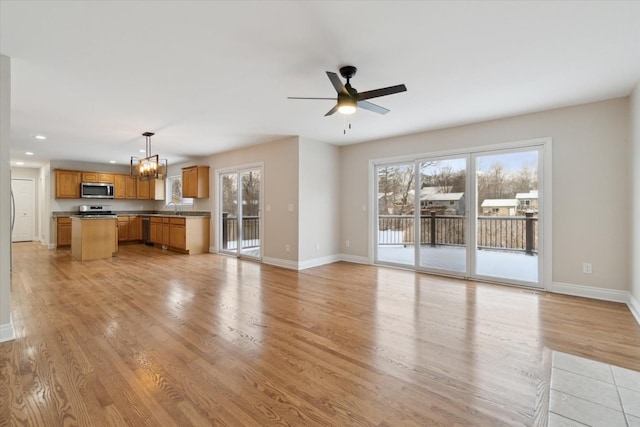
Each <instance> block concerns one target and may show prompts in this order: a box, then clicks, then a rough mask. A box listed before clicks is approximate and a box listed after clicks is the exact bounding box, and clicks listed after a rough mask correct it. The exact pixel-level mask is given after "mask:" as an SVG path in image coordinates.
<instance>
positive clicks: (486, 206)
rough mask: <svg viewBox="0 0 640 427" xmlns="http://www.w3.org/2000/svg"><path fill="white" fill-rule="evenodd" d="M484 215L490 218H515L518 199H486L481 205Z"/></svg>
mask: <svg viewBox="0 0 640 427" xmlns="http://www.w3.org/2000/svg"><path fill="white" fill-rule="evenodd" d="M480 207H481V208H482V215H488V216H515V214H516V212H517V209H518V200H516V199H486V200H485V201H484V202H482V205H480Z"/></svg>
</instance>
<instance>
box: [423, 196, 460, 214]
mask: <svg viewBox="0 0 640 427" xmlns="http://www.w3.org/2000/svg"><path fill="white" fill-rule="evenodd" d="M420 208H421V212H422V213H429V212H431V211H436V212H437V213H438V214H442V213H444V214H447V215H463V214H464V210H465V197H464V193H436V194H429V195H426V196H425V197H422V195H421V198H420Z"/></svg>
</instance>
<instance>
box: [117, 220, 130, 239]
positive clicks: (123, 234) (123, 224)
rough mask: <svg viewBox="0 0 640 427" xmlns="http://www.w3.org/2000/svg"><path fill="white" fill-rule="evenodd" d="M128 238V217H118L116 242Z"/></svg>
mask: <svg viewBox="0 0 640 427" xmlns="http://www.w3.org/2000/svg"><path fill="white" fill-rule="evenodd" d="M128 240H129V217H128V216H124V217H121V216H119V217H118V243H120V242H127V241H128Z"/></svg>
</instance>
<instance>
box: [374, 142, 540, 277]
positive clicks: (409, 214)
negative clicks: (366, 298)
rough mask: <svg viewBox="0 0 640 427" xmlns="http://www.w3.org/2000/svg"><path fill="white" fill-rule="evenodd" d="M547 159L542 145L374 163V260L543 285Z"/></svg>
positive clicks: (441, 272) (439, 271) (454, 273)
mask: <svg viewBox="0 0 640 427" xmlns="http://www.w3.org/2000/svg"><path fill="white" fill-rule="evenodd" d="M542 154H543V150H542V145H537V146H523V147H518V148H513V149H505V150H491V151H489V150H484V151H477V152H469V153H464V154H457V155H452V156H439V157H428V158H421V159H417V160H415V161H411V162H400V163H390V164H380V165H376V166H375V168H374V176H375V179H376V183H375V188H376V189H377V204H376V222H375V230H374V240H375V246H374V248H375V250H374V262H375V263H377V264H388V265H395V266H399V267H405V268H406V267H409V268H414V269H416V270H420V271H427V272H433V273H438V274H445V275H452V276H459V277H469V278H474V279H480V280H488V281H496V282H504V283H511V284H518V285H525V286H532V287H541V276H542V275H541V272H542V256H541V251H540V247H541V243H542V242H541V230H542V227H541V223H542V218H541V213H542V209H541V206H542V203H543V200H542V191H541V186H540V185H539V181H540V180H539V176H541V170H542V169H541V168H542ZM470 170H471V171H473V173H469V171H470Z"/></svg>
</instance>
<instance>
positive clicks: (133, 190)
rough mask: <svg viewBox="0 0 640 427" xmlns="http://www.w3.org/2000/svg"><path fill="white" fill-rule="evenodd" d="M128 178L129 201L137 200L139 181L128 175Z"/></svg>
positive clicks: (127, 195) (127, 196)
mask: <svg viewBox="0 0 640 427" xmlns="http://www.w3.org/2000/svg"><path fill="white" fill-rule="evenodd" d="M126 178H127V194H126V196H125V197H126V198H127V199H136V198H137V194H138V180H137V179H136V178H135V177H133V176H129V175H126Z"/></svg>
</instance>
